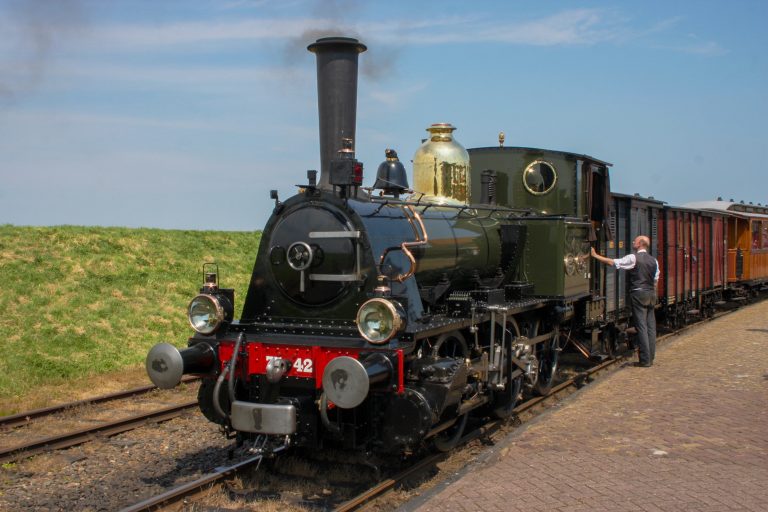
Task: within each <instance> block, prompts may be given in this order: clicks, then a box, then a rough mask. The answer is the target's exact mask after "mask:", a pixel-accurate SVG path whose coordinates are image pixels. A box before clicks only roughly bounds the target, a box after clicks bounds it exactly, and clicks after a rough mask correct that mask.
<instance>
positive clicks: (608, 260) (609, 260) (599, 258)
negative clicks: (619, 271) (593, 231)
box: [592, 247, 615, 267]
mask: <svg viewBox="0 0 768 512" xmlns="http://www.w3.org/2000/svg"><path fill="white" fill-rule="evenodd" d="M592 257H593V258H595V259H596V260H597V261H599V262H601V263H605V264H606V265H610V266H612V267H613V266H615V263H614V261H613V259H612V258H606V257H605V256H601V255H600V254H598V253H597V251H596V250H595V248H594V247H593V248H592Z"/></svg>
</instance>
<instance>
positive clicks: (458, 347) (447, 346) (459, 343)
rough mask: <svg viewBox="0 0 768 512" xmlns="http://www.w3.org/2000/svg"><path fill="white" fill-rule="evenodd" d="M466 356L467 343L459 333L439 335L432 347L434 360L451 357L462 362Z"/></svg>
mask: <svg viewBox="0 0 768 512" xmlns="http://www.w3.org/2000/svg"><path fill="white" fill-rule="evenodd" d="M468 354H469V349H468V348H467V342H466V341H465V340H464V336H462V334H461V333H460V332H459V331H452V332H447V333H445V334H441V335H440V336H439V337H438V338H437V341H435V344H434V345H433V346H432V357H435V358H441V357H452V358H455V359H461V360H462V361H463V360H464V359H466V357H467V355H468Z"/></svg>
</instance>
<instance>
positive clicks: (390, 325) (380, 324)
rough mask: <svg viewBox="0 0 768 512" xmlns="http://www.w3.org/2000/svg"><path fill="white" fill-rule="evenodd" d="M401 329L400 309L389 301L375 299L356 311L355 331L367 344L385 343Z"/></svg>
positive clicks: (401, 317)
mask: <svg viewBox="0 0 768 512" xmlns="http://www.w3.org/2000/svg"><path fill="white" fill-rule="evenodd" d="M402 327H403V314H402V308H400V307H399V306H398V305H396V304H395V303H393V302H392V301H390V300H387V299H384V298H379V297H377V298H374V299H371V300H369V301H367V302H366V303H365V304H363V305H362V306H360V309H358V310H357V329H358V330H359V331H360V335H361V336H362V337H363V338H365V339H366V340H367V341H368V342H369V343H374V344H381V343H386V342H387V341H389V340H390V339H391V338H392V336H394V335H395V334H397V332H398V331H399V330H400V329H401V328H402Z"/></svg>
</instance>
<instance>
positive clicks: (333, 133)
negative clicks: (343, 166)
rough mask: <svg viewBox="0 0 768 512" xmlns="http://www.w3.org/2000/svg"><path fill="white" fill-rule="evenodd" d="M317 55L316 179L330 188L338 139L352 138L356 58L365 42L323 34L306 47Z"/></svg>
mask: <svg viewBox="0 0 768 512" xmlns="http://www.w3.org/2000/svg"><path fill="white" fill-rule="evenodd" d="M307 50H309V51H310V52H312V53H314V54H315V55H316V56H317V106H318V113H319V118H320V180H319V183H318V188H321V189H324V190H330V189H331V188H332V187H331V185H330V182H329V173H330V168H329V167H330V162H331V160H332V159H333V158H336V156H337V154H338V152H339V150H341V149H342V139H344V138H347V139H352V141H353V144H354V140H355V123H356V117H357V61H358V55H359V54H361V53H362V52H364V51H365V50H367V48H366V46H365V45H364V44H362V43H360V42H359V41H358V40H357V39H354V38H351V37H323V38H320V39H318V40H317V41H315V42H314V43H312V44H311V45H309V46H308V47H307Z"/></svg>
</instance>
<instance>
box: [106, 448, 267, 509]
mask: <svg viewBox="0 0 768 512" xmlns="http://www.w3.org/2000/svg"><path fill="white" fill-rule="evenodd" d="M261 459H262V455H256V456H254V457H251V458H250V459H246V460H243V461H240V462H238V463H237V464H233V465H232V466H225V467H220V468H216V469H215V470H214V471H213V473H208V474H207V475H203V476H202V477H200V478H198V479H197V480H193V481H192V482H188V483H186V484H182V485H180V486H178V487H175V488H173V489H170V490H168V491H166V492H164V493H162V494H158V495H157V496H153V497H151V498H148V499H146V500H144V501H141V502H139V503H136V504H135V505H130V506H128V507H125V508H123V509H121V510H120V512H140V511H143V510H157V509H159V508H161V507H163V506H167V505H170V504H171V503H175V502H177V501H179V500H181V499H182V498H186V497H188V496H190V495H194V494H198V493H200V492H201V491H203V490H205V489H206V488H207V487H209V486H212V485H213V484H215V483H217V482H219V481H220V480H223V479H224V478H227V477H229V476H232V475H234V474H236V473H238V472H239V471H242V470H244V469H247V468H249V467H251V466H253V465H254V464H258V463H259V462H260V461H261Z"/></svg>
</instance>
